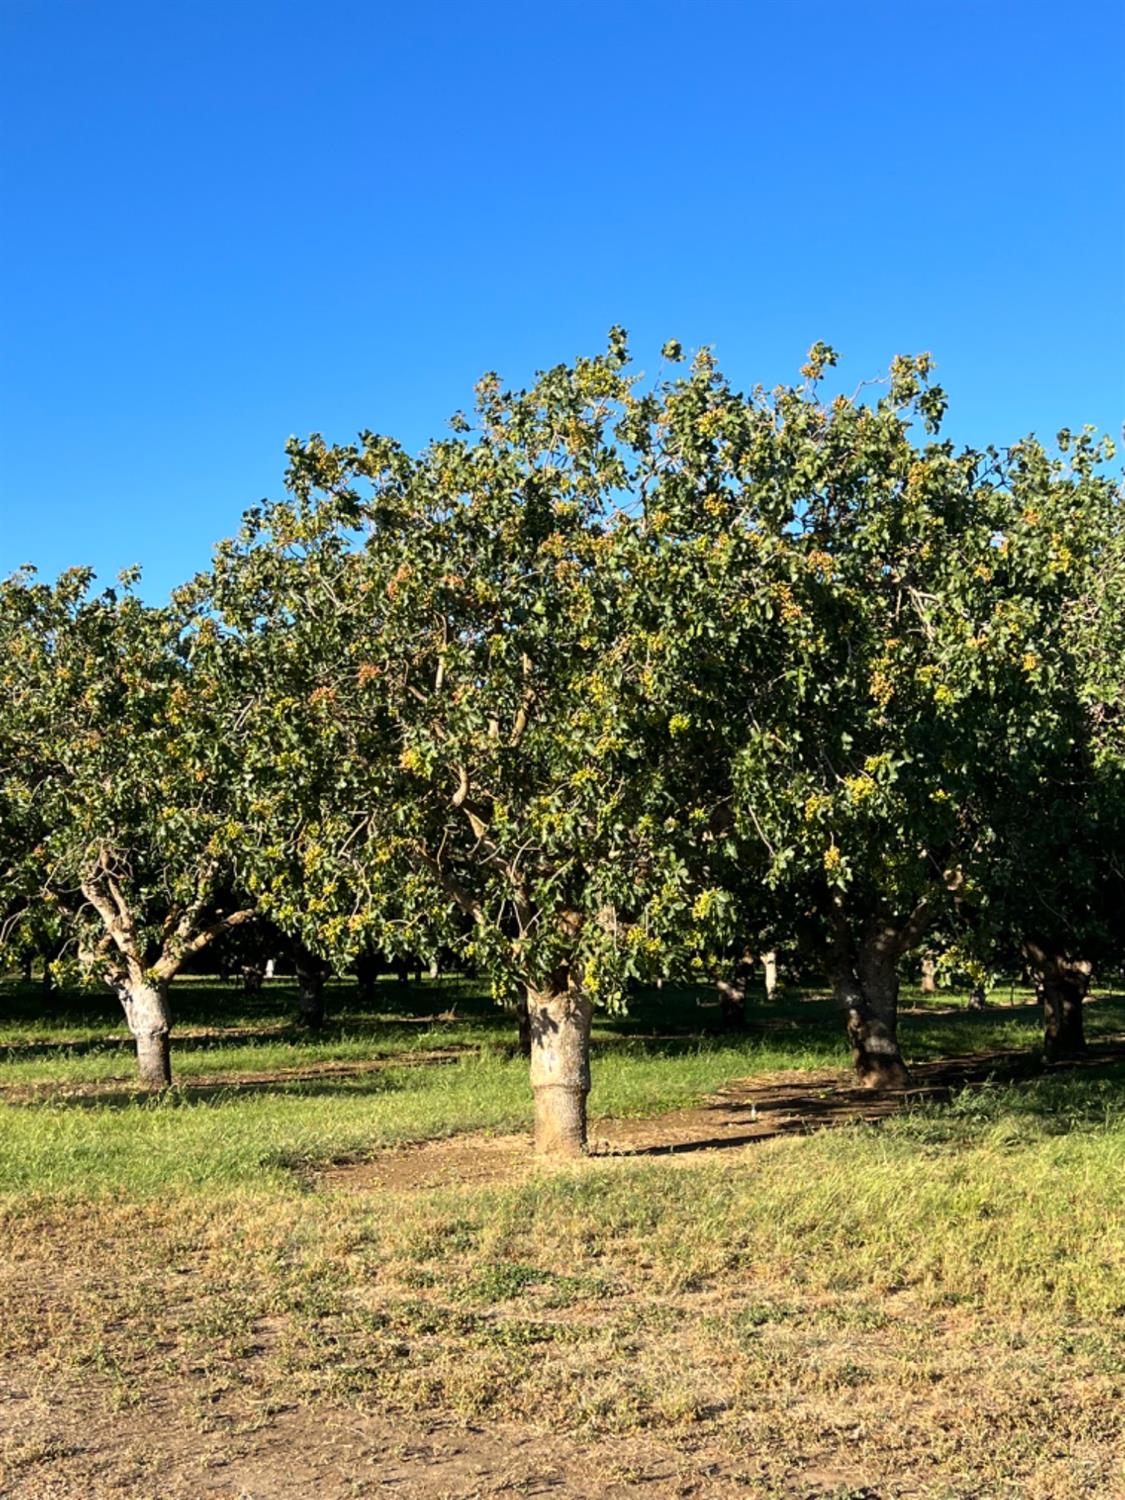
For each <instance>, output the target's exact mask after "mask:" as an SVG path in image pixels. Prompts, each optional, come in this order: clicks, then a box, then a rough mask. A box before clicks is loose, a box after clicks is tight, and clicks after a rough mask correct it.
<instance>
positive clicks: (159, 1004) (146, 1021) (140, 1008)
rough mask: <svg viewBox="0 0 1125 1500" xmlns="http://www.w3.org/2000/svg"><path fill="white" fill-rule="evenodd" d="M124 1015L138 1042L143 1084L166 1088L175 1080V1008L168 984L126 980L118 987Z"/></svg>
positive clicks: (155, 1088)
mask: <svg viewBox="0 0 1125 1500" xmlns="http://www.w3.org/2000/svg"><path fill="white" fill-rule="evenodd" d="M118 994H119V996H120V999H121V1004H122V1006H123V1007H124V1010H125V1019H126V1020H127V1021H128V1023H129V1030H130V1031H131V1032H132V1033H133V1036H134V1038H135V1039H136V1043H137V1071H138V1073H139V1075H140V1081H141V1087H142V1088H145V1089H154V1090H159V1089H166V1088H170V1087H171V1084H172V1059H171V1053H170V1048H169V1037H170V1034H171V1031H172V1012H171V1009H170V1007H169V1005H168V986H167V984H146V983H144V982H142V981H139V980H138V981H128V980H127V981H124V982H123V983H122V984H121V986H120V987H119V989H118Z"/></svg>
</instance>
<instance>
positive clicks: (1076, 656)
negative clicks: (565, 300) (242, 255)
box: [0, 330, 1125, 1152]
mask: <svg viewBox="0 0 1125 1500" xmlns="http://www.w3.org/2000/svg"><path fill="white" fill-rule="evenodd" d="M835 358H836V357H835V355H834V353H833V351H832V350H830V349H829V348H827V347H826V346H824V345H818V346H817V347H816V348H814V349H813V351H812V352H811V354H810V357H809V361H808V363H807V364H806V366H805V367H804V369H803V371H802V379H801V381H800V382H799V383H797V384H795V385H793V386H791V387H781V388H777V389H775V390H772V391H769V392H767V391H764V390H761V389H755V390H753V391H752V392H750V393H749V394H748V395H743V394H740V393H738V392H736V391H734V390H733V389H732V388H731V387H730V385H729V383H728V382H727V380H726V379H725V378H724V377H723V375H722V374H721V373H720V372H719V370H718V369H717V368H716V366H715V364H714V362H713V359H712V357H711V355H710V354H709V353H708V352H706V351H705V352H703V353H701V354H699V355H697V356H696V357H695V359H694V361H693V362H692V363H691V364H690V365H689V366H685V365H684V364H683V361H682V355H681V351H680V349H679V347H678V346H677V345H675V344H669V345H667V346H666V347H665V349H664V351H663V363H662V366H661V370H660V372H659V373H658V374H657V376H656V377H655V378H654V379H652V380H648V381H645V380H643V379H641V378H640V377H638V376H637V375H636V374H635V373H633V372H632V371H631V369H630V366H629V360H628V354H627V349H626V343H625V337H624V334H623V333H622V332H621V331H620V330H614V331H613V332H612V333H611V336H610V340H609V346H608V348H607V350H606V351H605V352H604V353H603V354H601V355H599V356H597V357H594V358H590V359H580V360H578V361H577V362H576V363H575V364H574V365H572V366H559V367H557V368H555V369H552V370H550V371H548V372H546V373H545V374H542V375H541V376H540V377H539V378H538V380H537V382H536V383H535V385H534V386H533V387H532V388H531V389H529V390H526V391H519V392H510V391H506V390H504V389H502V387H501V385H500V383H499V381H498V380H497V379H496V377H494V376H491V375H489V376H486V377H485V378H484V379H483V380H482V381H481V382H480V384H479V385H478V387H477V392H476V405H475V415H474V418H473V420H472V421H470V420H469V419H468V418H466V417H465V416H464V415H462V414H458V415H457V416H456V417H455V418H454V420H453V423H452V429H453V430H452V432H451V435H450V436H449V437H447V438H445V439H443V440H441V441H436V442H434V443H433V444H431V445H430V446H429V447H428V448H426V449H425V450H424V451H422V452H421V453H419V454H416V455H412V454H409V453H407V452H406V451H405V450H404V449H403V448H402V447H400V446H399V445H398V444H397V443H395V442H394V441H392V440H390V439H388V438H385V437H380V436H377V435H375V434H373V433H369V432H365V433H363V434H361V435H360V438H359V440H358V442H357V443H355V444H351V445H347V446H342V447H333V446H329V445H328V444H327V443H325V442H324V441H323V440H322V439H321V438H320V437H319V436H314V437H312V438H310V439H309V440H308V441H307V442H297V441H292V442H291V443H290V444H289V447H288V454H289V469H288V474H287V496H286V498H285V499H284V500H281V501H277V502H271V503H267V504H263V505H261V506H260V507H257V508H255V509H253V510H251V511H250V512H249V513H248V514H247V516H246V517H245V520H244V524H243V527H242V529H241V531H240V532H239V534H238V535H237V536H236V537H235V538H234V539H233V540H231V541H228V542H226V543H223V544H222V545H221V546H220V547H219V548H218V549H217V551H216V554H215V557H214V562H213V565H212V567H211V569H210V570H209V571H208V572H207V573H205V574H202V575H200V576H198V577H197V578H195V579H194V580H193V581H192V582H190V583H189V584H187V585H185V586H184V587H183V588H181V589H180V590H178V591H177V592H176V594H175V595H174V596H173V599H172V602H171V603H170V604H169V605H168V606H166V607H159V608H157V607H152V606H149V605H146V604H144V603H142V602H141V600H140V599H139V598H138V597H137V595H136V593H135V592H134V586H135V582H136V579H135V577H133V576H125V577H123V578H122V580H121V586H120V587H119V588H116V589H110V590H106V591H105V592H102V593H95V592H94V591H93V586H92V579H91V576H90V574H89V573H88V572H87V571H84V570H76V571H73V572H71V573H68V574H65V575H64V576H63V577H62V578H60V579H59V580H58V581H57V582H56V583H55V584H53V585H50V584H45V583H41V582H39V581H37V580H36V578H35V577H34V575H33V574H31V573H30V572H25V573H22V574H20V575H18V576H16V577H15V578H13V579H11V580H9V581H8V582H7V583H6V584H5V585H4V586H3V590H2V594H0V674H2V676H3V684H4V695H3V704H2V707H0V841H2V842H0V869H2V874H3V895H2V898H0V899H2V901H3V906H4V912H5V915H4V920H3V927H2V930H0V934H2V939H3V942H4V945H5V947H6V948H7V949H8V950H9V952H11V953H14V952H15V951H16V950H17V949H19V948H20V947H23V946H26V945H28V944H35V945H39V946H42V945H44V944H45V943H47V942H51V941H62V943H63V944H64V953H65V959H64V960H63V962H64V963H69V964H73V965H75V966H77V968H78V969H79V970H80V971H81V972H82V974H83V975H85V976H87V977H89V978H92V979H97V980H101V981H104V982H105V983H107V984H108V985H110V986H111V987H112V988H113V989H114V990H115V991H116V992H117V993H118V994H119V995H120V997H121V1000H122V1003H123V1005H124V1007H125V1012H126V1015H127V1017H128V1020H129V1024H130V1026H131V1028H132V1030H133V1033H134V1035H135V1036H136V1039H137V1048H138V1057H139V1062H140V1069H141V1076H142V1078H143V1080H144V1081H145V1082H146V1083H148V1084H151V1085H153V1086H163V1085H164V1084H166V1083H167V1082H168V1080H169V1059H168V1036H169V1032H170V1029H171V1016H170V1011H169V1002H168V985H169V983H170V981H171V980H172V978H173V977H174V976H175V974H176V973H177V972H178V971H179V969H180V968H181V966H182V965H183V964H184V963H185V962H186V961H187V960H188V959H189V957H190V956H191V955H193V954H197V953H199V952H200V951H201V950H202V949H204V948H206V946H207V945H208V944H210V943H212V942H214V940H215V939H216V938H217V937H219V936H220V935H221V934H224V933H229V932H230V931H231V930H232V929H235V928H237V927H238V926H239V925H240V924H244V923H246V922H248V921H249V920H250V919H251V918H252V917H257V918H259V919H263V920H268V921H270V922H272V923H273V924H275V925H276V926H277V927H278V928H279V929H281V931H282V932H284V933H287V934H290V935H291V937H292V938H293V940H294V941H295V942H297V943H299V944H300V945H302V947H303V948H304V949H307V950H308V951H309V952H311V953H312V954H314V955H319V956H320V957H321V958H322V959H323V960H324V961H326V962H328V963H330V964H332V965H333V966H335V967H337V968H342V967H343V966H345V965H350V964H352V963H354V962H355V960H356V959H357V957H359V956H360V955H362V954H364V953H370V952H371V951H373V950H374V951H381V952H383V953H385V954H387V955H390V956H394V955H400V956H402V955H406V954H412V955H418V956H420V957H421V958H422V959H423V960H428V959H429V958H430V957H432V956H433V955H435V954H436V953H437V952H438V951H439V950H443V949H450V948H452V949H454V950H456V951H458V952H459V953H461V955H462V956H463V957H464V959H465V960H466V961H467V962H470V963H471V964H472V965H474V966H475V968H476V969H477V970H478V972H480V973H482V974H484V975H487V976H488V978H489V979H490V981H491V983H492V987H493V992H494V994H495V996H496V998H497V999H498V1000H499V1001H511V1000H513V999H515V998H518V999H519V1001H520V1003H521V1004H522V1005H524V1006H525V1007H526V1019H527V1026H528V1031H529V1036H530V1054H531V1082H532V1087H533V1091H534V1097H535V1121H536V1141H537V1145H538V1148H539V1149H540V1150H541V1151H544V1152H573V1151H578V1150H581V1149H582V1146H583V1144H584V1140H585V1102H586V1094H587V1091H588V1088H589V1033H590V1023H591V1016H592V1013H593V1010H594V1008H595V1007H597V1006H609V1007H614V1006H620V1005H623V1004H625V1003H626V998H627V995H628V991H629V988H630V985H631V984H632V983H634V982H636V981H645V980H653V979H657V978H664V977H670V976H677V975H679V976H689V977H697V978H699V977H707V978H710V979H715V980H718V979H721V978H723V976H724V974H725V973H726V972H727V971H728V970H729V969H730V967H731V966H732V965H734V964H735V963H736V962H737V956H738V955H740V954H742V953H743V952H744V951H745V950H746V949H747V948H749V949H750V950H751V951H754V952H761V951H764V950H766V949H770V948H773V947H775V946H780V945H785V946H789V947H800V948H801V949H802V950H803V951H804V952H805V953H806V954H808V955H810V956H811V957H812V958H813V960H815V962H816V963H817V964H818V965H819V966H820V968H821V969H822V971H823V972H824V973H825V975H826V976H827V978H828V979H829V981H830V983H831V985H832V988H833V991H834V993H835V994H836V996H837V998H838V1000H839V1002H840V1005H841V1009H842V1012H843V1015H844V1018H845V1024H846V1028H847V1033H848V1037H849V1040H850V1043H851V1046H852V1050H853V1054H854V1058H855V1065H856V1069H857V1073H858V1076H859V1078H860V1080H861V1081H862V1082H863V1083H864V1084H867V1085H869V1086H873V1087H885V1086H895V1085H899V1084H901V1083H902V1082H903V1081H904V1079H905V1078H906V1069H905V1065H904V1062H903V1059H902V1055H901V1053H900V1050H899V1045H898V1039H897V1029H896V1008H897V997H898V971H899V966H900V964H901V961H902V959H903V957H904V955H905V954H907V953H908V952H910V951H911V950H916V949H918V948H919V946H920V945H922V944H928V945H930V947H931V948H933V949H934V950H935V951H940V950H941V949H943V948H947V947H952V946H954V945H955V946H956V948H957V950H958V952H959V953H960V954H961V955H962V961H963V962H968V963H971V964H973V965H976V966H979V967H980V968H982V969H983V968H987V967H988V966H989V965H992V964H995V963H997V962H999V961H1001V960H1002V959H1003V960H1007V959H1008V958H1010V957H1011V956H1012V955H1016V954H1018V955H1019V956H1020V957H1021V960H1022V961H1023V962H1026V963H1027V964H1028V965H1029V966H1030V968H1031V969H1032V970H1033V971H1034V973H1035V974H1036V976H1037V978H1038V980H1039V982H1040V983H1041V985H1042V989H1043V994H1044V999H1045V1006H1046V1035H1047V1045H1048V1048H1049V1049H1050V1050H1054V1051H1057V1050H1059V1049H1062V1048H1067V1047H1074V1046H1078V1045H1080V1044H1081V1001H1082V997H1083V995H1084V993H1085V988H1086V985H1087V984H1088V982H1089V976H1090V973H1091V971H1092V970H1093V969H1094V968H1095V967H1098V966H1101V967H1104V966H1106V965H1112V964H1115V963H1118V962H1120V961H1121V958H1122V952H1123V943H1122V936H1123V929H1122V914H1123V911H1125V895H1123V892H1125V871H1123V869H1122V860H1121V855H1120V850H1121V849H1122V848H1123V847H1125V844H1123V840H1122V832H1123V821H1125V780H1123V778H1125V727H1123V726H1125V717H1123V713H1125V703H1123V695H1125V510H1123V506H1122V491H1121V487H1120V485H1119V483H1118V482H1117V481H1115V479H1114V477H1113V476H1112V474H1111V472H1110V468H1109V464H1110V462H1111V460H1112V458H1113V451H1112V447H1111V444H1110V443H1109V441H1108V440H1102V441H1101V442H1099V441H1097V440H1096V439H1095V437H1094V435H1093V433H1092V432H1090V431H1084V432H1083V433H1081V434H1078V435H1073V434H1069V433H1063V434H1060V436H1059V440H1058V451H1057V452H1055V453H1053V454H1052V453H1048V451H1047V450H1046V449H1045V448H1044V447H1043V446H1042V445H1041V444H1040V443H1039V442H1037V441H1036V440H1034V439H1031V438H1029V439H1025V440H1024V441H1022V442H1019V443H1017V444H1015V445H1014V446H1012V447H1010V448H1006V449H999V448H997V449H991V448H990V449H987V450H984V451H975V450H960V451H958V450H956V449H955V448H954V446H953V445H952V443H950V442H949V441H946V440H943V439H942V438H941V436H940V430H939V429H940V423H941V420H942V415H943V412H944V409H945V397H944V394H943V393H942V391H941V389H940V388H939V387H937V386H936V385H934V384H933V383H932V382H931V379H930V375H931V369H930V361H929V359H928V357H927V356H921V357H917V358H899V359H896V361H895V362H894V364H893V365H892V367H891V370H890V373H889V376H888V377H887V379H886V380H885V381H883V382H879V383H876V384H875V385H873V386H872V387H870V388H861V389H860V390H859V391H857V392H855V393H854V394H853V395H852V396H844V395H835V396H831V397H829V396H827V395H825V394H824V391H823V385H824V381H825V378H826V376H827V374H828V372H829V370H830V369H831V367H832V366H833V365H834V364H835Z"/></svg>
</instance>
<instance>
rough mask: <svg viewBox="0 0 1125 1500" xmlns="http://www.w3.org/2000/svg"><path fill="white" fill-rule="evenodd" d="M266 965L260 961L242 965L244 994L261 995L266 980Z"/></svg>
mask: <svg viewBox="0 0 1125 1500" xmlns="http://www.w3.org/2000/svg"><path fill="white" fill-rule="evenodd" d="M265 977H266V971H265V967H264V966H263V965H262V964H260V963H251V964H243V965H242V992H243V994H244V995H260V994H261V992H262V983H263V981H264V980H265Z"/></svg>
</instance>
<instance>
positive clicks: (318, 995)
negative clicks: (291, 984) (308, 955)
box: [297, 967, 324, 1031]
mask: <svg viewBox="0 0 1125 1500" xmlns="http://www.w3.org/2000/svg"><path fill="white" fill-rule="evenodd" d="M297 1016H298V1018H299V1020H300V1022H301V1025H302V1026H307V1027H309V1029H310V1030H312V1031H316V1030H318V1029H319V1028H320V1027H321V1026H323V1025H324V974H323V972H322V971H321V970H319V969H306V968H304V967H301V968H298V970H297Z"/></svg>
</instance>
